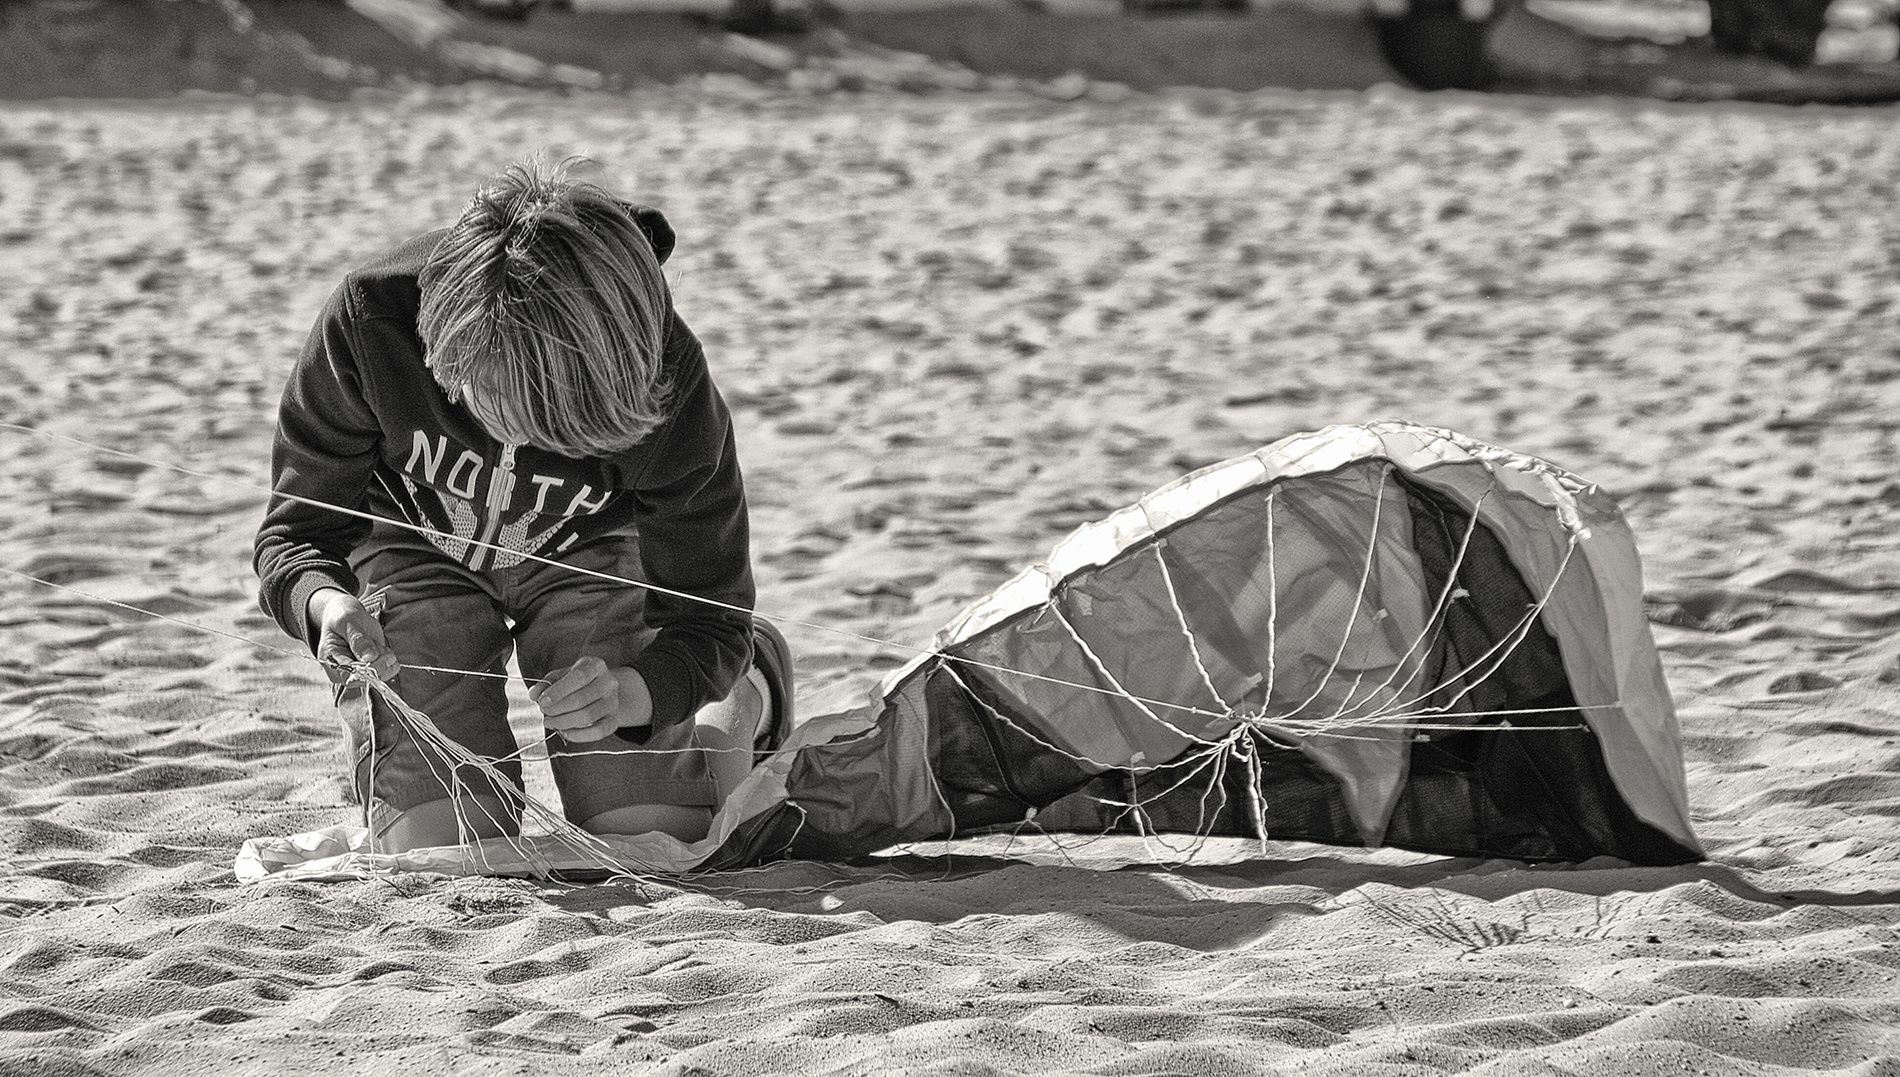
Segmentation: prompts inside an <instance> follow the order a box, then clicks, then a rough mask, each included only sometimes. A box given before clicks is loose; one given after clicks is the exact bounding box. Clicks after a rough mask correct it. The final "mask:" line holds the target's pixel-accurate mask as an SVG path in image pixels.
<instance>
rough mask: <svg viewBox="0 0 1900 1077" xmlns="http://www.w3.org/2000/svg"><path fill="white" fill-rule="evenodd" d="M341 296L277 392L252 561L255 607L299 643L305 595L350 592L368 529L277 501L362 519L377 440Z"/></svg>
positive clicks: (345, 296)
mask: <svg viewBox="0 0 1900 1077" xmlns="http://www.w3.org/2000/svg"><path fill="white" fill-rule="evenodd" d="M349 296H350V289H349V285H348V284H347V283H346V284H345V285H343V286H342V287H339V288H338V289H337V291H336V292H335V294H333V295H332V296H331V297H330V301H329V303H328V304H327V305H326V306H325V307H324V311H323V314H322V316H321V317H320V318H319V319H318V321H317V324H316V326H315V328H313V329H312V330H311V332H310V337H309V339H308V340H307V341H306V342H305V344H304V349H303V353H302V354H301V355H299V356H298V358H297V363H296V366H295V367H294V368H293V369H292V371H291V375H290V380H289V382H288V383H287V384H286V385H285V387H284V396H283V401H282V403H281V404H280V405H279V407H278V412H277V434H276V438H275V440H274V441H273V443H272V445H271V489H272V490H273V491H274V495H273V496H272V498H271V499H270V503H269V505H268V506H267V507H266V509H265V511H264V522H263V525H262V526H261V527H259V528H258V532H257V541H256V546H255V550H254V554H253V559H252V566H253V567H254V568H255V569H256V571H257V576H258V603H259V605H261V606H262V607H263V608H264V612H265V613H267V614H269V615H270V616H271V618H272V619H274V620H275V621H276V622H277V623H278V624H279V625H280V626H282V627H283V630H284V631H285V632H286V633H288V634H290V635H291V636H292V637H294V638H296V639H300V640H305V641H306V642H312V641H309V640H307V638H306V637H307V634H308V628H307V626H306V624H305V622H304V608H305V606H306V605H307V604H308V603H309V600H310V596H311V595H312V594H314V593H316V592H317V591H318V590H319V589H321V588H324V587H337V588H341V589H342V590H344V591H347V592H349V593H351V594H355V593H356V591H357V588H358V583H357V579H356V574H355V573H354V572H352V571H351V570H350V567H349V563H348V561H347V558H348V556H349V553H350V551H351V550H352V549H354V548H355V547H356V546H357V545H358V544H360V543H361V542H362V541H363V539H364V538H365V537H366V536H367V535H368V533H369V529H370V524H369V521H367V520H365V519H363V518H362V517H358V516H349V515H346V514H344V513H340V512H334V511H332V510H330V509H327V508H321V507H319V506H318V505H317V504H311V503H307V502H300V501H294V500H291V499H290V498H289V497H285V496H282V495H294V496H296V497H301V498H307V499H309V502H318V503H322V504H326V505H341V506H344V507H346V508H351V509H356V510H358V511H362V510H363V509H364V507H365V500H366V495H367V493H368V489H369V482H370V476H371V473H372V472H373V471H374V469H375V467H376V459H377V448H378V446H379V444H380V443H381V438H382V433H381V429H380V427H379V426H378V424H377V422H376V415H375V413H374V412H373V411H372V410H371V409H370V406H369V404H368V402H367V399H366V395H365V392H364V385H363V378H362V372H361V369H360V367H359V365H358V356H357V353H356V349H355V348H354V346H353V345H354V341H353V337H352V334H351V332H350V327H351V324H352V318H351V303H350V300H349Z"/></svg>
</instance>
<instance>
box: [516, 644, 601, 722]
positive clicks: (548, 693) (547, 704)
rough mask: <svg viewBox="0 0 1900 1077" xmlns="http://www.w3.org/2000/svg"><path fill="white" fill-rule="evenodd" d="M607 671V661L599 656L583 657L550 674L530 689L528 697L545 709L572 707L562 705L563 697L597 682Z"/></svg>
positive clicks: (566, 708) (555, 709)
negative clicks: (603, 660)
mask: <svg viewBox="0 0 1900 1077" xmlns="http://www.w3.org/2000/svg"><path fill="white" fill-rule="evenodd" d="M606 672H607V663H605V662H602V661H601V660H600V659H598V658H593V657H588V658H583V659H581V660H580V661H578V662H576V663H574V664H573V665H571V666H569V667H567V669H565V670H563V671H561V672H560V673H555V674H550V675H549V676H548V677H547V678H546V679H545V680H543V681H542V682H541V683H540V684H537V685H535V686H534V687H532V688H529V689H528V698H529V699H531V700H533V701H534V702H535V703H537V704H539V705H540V707H541V709H542V710H543V711H548V710H549V708H553V709H554V710H553V712H554V713H560V712H561V711H563V710H568V709H571V708H568V707H561V706H560V703H561V701H562V700H563V699H565V698H567V697H568V696H571V695H573V694H575V693H576V692H580V691H583V690H584V689H586V688H587V687H588V686H590V685H595V684H597V683H598V682H599V681H600V680H601V679H602V677H601V675H602V674H604V673H606Z"/></svg>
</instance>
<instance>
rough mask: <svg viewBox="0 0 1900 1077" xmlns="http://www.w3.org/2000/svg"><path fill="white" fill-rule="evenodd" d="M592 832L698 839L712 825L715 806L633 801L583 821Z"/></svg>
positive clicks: (582, 825) (586, 829)
mask: <svg viewBox="0 0 1900 1077" xmlns="http://www.w3.org/2000/svg"><path fill="white" fill-rule="evenodd" d="M581 829H582V830H585V831H587V832H588V833H589V834H626V835H634V834H652V833H656V832H657V833H661V834H671V835H672V836H674V837H676V838H678V839H679V840H681V841H698V840H699V839H701V838H703V837H705V836H706V834H707V832H709V831H710V830H711V829H712V809H711V808H696V807H690V806H686V805H680V804H629V805H627V806H626V807H623V808H609V809H608V810H606V811H604V812H601V813H600V814H598V815H594V816H591V817H589V818H587V819H586V820H584V821H582V823H581Z"/></svg>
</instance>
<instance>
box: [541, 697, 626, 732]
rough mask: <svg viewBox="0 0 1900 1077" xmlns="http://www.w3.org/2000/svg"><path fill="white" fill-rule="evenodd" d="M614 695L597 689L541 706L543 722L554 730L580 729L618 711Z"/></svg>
mask: <svg viewBox="0 0 1900 1077" xmlns="http://www.w3.org/2000/svg"><path fill="white" fill-rule="evenodd" d="M614 702H615V701H614V699H613V696H612V693H611V692H609V691H608V690H607V689H606V688H604V687H601V688H595V689H594V690H591V691H583V692H579V693H576V694H574V695H571V696H565V697H563V698H562V699H561V700H560V702H558V703H554V704H545V703H544V704H541V705H540V706H541V720H542V722H543V723H544V724H546V725H547V726H549V727H551V728H554V729H578V728H579V727H581V726H584V725H587V724H588V723H590V722H593V721H595V720H596V719H598V718H600V717H601V716H602V715H604V714H612V713H613V712H614V710H615V709H616V708H615V706H614Z"/></svg>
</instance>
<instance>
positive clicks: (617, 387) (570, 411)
mask: <svg viewBox="0 0 1900 1077" xmlns="http://www.w3.org/2000/svg"><path fill="white" fill-rule="evenodd" d="M584 163H585V161H584V159H583V158H576V157H569V158H567V159H565V160H562V161H560V162H558V163H553V164H550V163H549V162H548V161H547V159H546V158H544V157H541V156H538V155H537V156H534V157H530V158H527V159H526V160H523V161H518V162H516V163H514V164H511V165H509V166H508V167H507V168H506V169H504V170H503V171H501V172H500V173H498V174H497V175H495V176H494V177H493V178H491V179H490V180H489V181H488V182H487V183H485V184H483V186H482V188H481V190H479V191H478V192H476V194H475V197H474V199H473V200H472V201H471V202H470V203H469V206H468V209H467V210H466V211H464V212H463V214H462V217H461V219H460V220H459V221H457V222H456V224H455V226H454V227H453V228H452V229H450V231H449V234H448V236H447V237H446V238H444V239H443V240H442V241H441V243H439V244H438V245H437V246H436V249H435V251H434V253H433V254H431V255H430V257H429V261H428V264H427V265H426V266H425V267H424V269H423V271H422V275H421V285H422V307H421V311H420V313H419V314H418V316H417V319H416V328H417V331H418V332H419V333H420V335H421V337H422V343H423V349H424V355H425V357H426V362H427V363H428V365H429V368H430V370H432V371H433V372H434V374H435V379H436V381H437V383H438V384H440V385H441V386H442V388H443V389H444V390H445V391H447V392H448V394H449V397H450V399H451V400H458V401H460V400H464V399H465V398H466V401H467V403H468V404H469V406H470V408H471V410H474V411H476V413H477V415H478V417H479V418H481V419H482V420H483V423H484V425H486V426H487V427H488V428H489V429H490V431H491V432H492V433H495V434H496V435H497V436H498V437H500V438H502V440H506V441H514V442H519V443H522V444H526V445H533V446H535V447H536V448H541V449H546V450H548V451H550V452H556V453H560V454H561V455H563V456H570V457H587V456H607V455H611V454H613V453H616V452H621V451H624V450H625V449H628V448H630V447H632V446H633V445H636V444H638V443H639V442H641V441H643V440H645V438H646V437H647V436H648V435H649V434H651V433H652V432H653V431H654V430H655V429H657V428H658V427H659V425H660V424H661V423H662V422H664V421H665V419H666V404H667V397H668V393H669V390H670V389H671V385H670V383H669V381H668V378H667V376H666V371H665V370H663V369H662V367H661V354H662V352H663V350H664V346H665V342H666V328H667V321H668V317H669V305H668V302H667V293H666V280H665V278H664V277H663V276H662V275H661V272H660V261H659V257H658V256H657V255H656V254H655V252H654V250H653V244H652V242H651V241H650V240H649V239H648V237H647V234H646V232H645V231H644V230H642V229H641V227H640V226H639V224H638V223H636V222H635V221H634V219H633V215H632V212H631V209H630V207H628V206H627V205H626V204H625V203H623V202H622V201H620V200H619V199H617V198H615V197H614V196H613V195H612V194H610V193H608V192H607V191H606V190H605V189H603V188H601V187H600V186H598V185H596V184H594V183H590V182H588V181H586V180H582V179H578V178H575V177H574V176H573V174H572V173H573V171H574V169H575V168H576V167H577V166H579V165H581V164H584Z"/></svg>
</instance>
